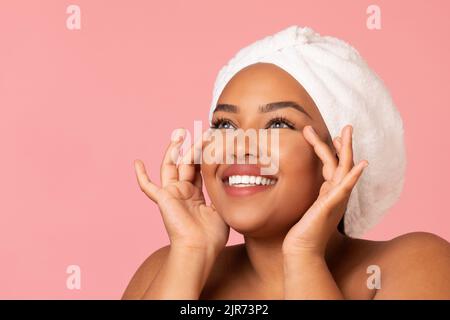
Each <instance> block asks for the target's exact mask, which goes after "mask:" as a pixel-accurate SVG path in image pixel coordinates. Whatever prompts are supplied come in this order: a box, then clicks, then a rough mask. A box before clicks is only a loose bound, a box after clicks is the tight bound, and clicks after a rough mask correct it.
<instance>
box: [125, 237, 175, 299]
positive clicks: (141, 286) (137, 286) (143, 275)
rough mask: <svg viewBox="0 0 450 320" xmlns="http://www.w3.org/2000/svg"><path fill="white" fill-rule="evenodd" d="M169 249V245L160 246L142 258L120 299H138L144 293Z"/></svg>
mask: <svg viewBox="0 0 450 320" xmlns="http://www.w3.org/2000/svg"><path fill="white" fill-rule="evenodd" d="M169 250H170V245H167V246H164V247H161V248H159V249H158V250H156V251H155V252H153V253H152V254H151V255H150V256H148V257H147V259H145V260H144V262H143V263H142V264H141V265H140V266H139V268H138V269H137V271H136V272H135V274H134V275H133V277H132V278H131V280H130V283H129V284H128V286H127V288H126V289H125V292H124V293H123V296H122V299H124V300H133V299H140V298H141V297H142V296H143V295H144V293H145V291H146V290H147V288H148V286H149V285H150V283H151V281H152V280H153V279H154V277H155V276H156V274H157V273H158V271H159V269H160V268H161V266H162V264H163V263H164V261H165V259H166V257H167V254H168V253H169Z"/></svg>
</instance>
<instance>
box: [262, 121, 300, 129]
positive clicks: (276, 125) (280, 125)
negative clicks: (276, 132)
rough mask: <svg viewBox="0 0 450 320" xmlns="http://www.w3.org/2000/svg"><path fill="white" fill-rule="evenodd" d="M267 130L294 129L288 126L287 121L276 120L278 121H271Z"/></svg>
mask: <svg viewBox="0 0 450 320" xmlns="http://www.w3.org/2000/svg"><path fill="white" fill-rule="evenodd" d="M268 128H270V129H285V128H287V129H293V128H294V127H293V125H291V124H289V123H288V122H287V121H285V120H281V119H278V120H273V121H271V122H270V124H269V126H268Z"/></svg>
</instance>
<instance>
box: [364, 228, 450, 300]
mask: <svg viewBox="0 0 450 320" xmlns="http://www.w3.org/2000/svg"><path fill="white" fill-rule="evenodd" d="M374 247H375V248H376V249H375V250H372V253H371V260H372V261H376V262H378V263H379V266H380V272H381V279H382V280H381V288H380V289H378V291H377V293H376V294H375V296H374V298H375V299H450V244H449V243H448V242H447V241H446V240H445V239H443V238H441V237H439V236H437V235H435V234H432V233H428V232H412V233H407V234H404V235H401V236H398V237H396V238H394V239H392V240H389V241H383V242H378V244H377V245H375V246H374Z"/></svg>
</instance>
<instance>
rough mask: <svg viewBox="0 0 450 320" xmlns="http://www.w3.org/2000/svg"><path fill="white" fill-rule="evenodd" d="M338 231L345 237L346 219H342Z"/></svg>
mask: <svg viewBox="0 0 450 320" xmlns="http://www.w3.org/2000/svg"><path fill="white" fill-rule="evenodd" d="M337 229H338V231H339V232H340V233H342V234H343V235H344V236H345V235H346V234H345V227H344V217H342V218H341V221H339V224H338V227H337Z"/></svg>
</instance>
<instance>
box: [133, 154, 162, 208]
mask: <svg viewBox="0 0 450 320" xmlns="http://www.w3.org/2000/svg"><path fill="white" fill-rule="evenodd" d="M134 171H135V173H136V178H137V181H138V184H139V187H140V188H141V190H142V191H143V192H144V193H145V194H146V195H147V196H148V197H149V198H150V199H152V200H153V201H154V202H158V191H159V187H158V186H156V185H155V184H154V183H153V182H151V181H150V179H149V177H148V175H147V172H146V170H145V165H144V163H143V162H142V161H141V160H135V161H134Z"/></svg>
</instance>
